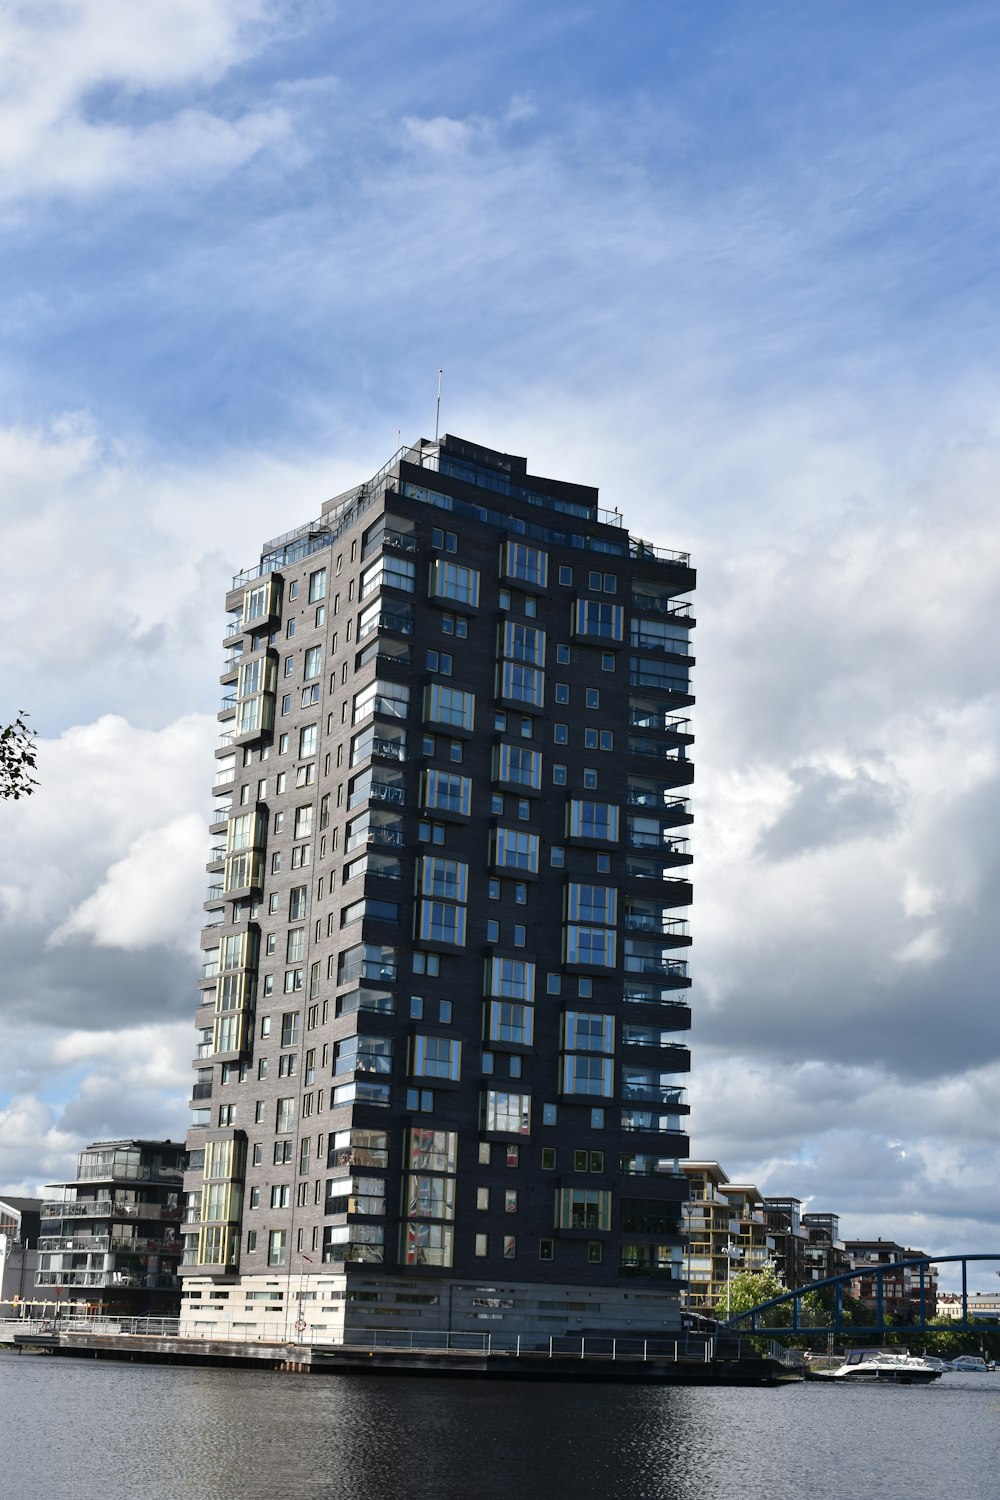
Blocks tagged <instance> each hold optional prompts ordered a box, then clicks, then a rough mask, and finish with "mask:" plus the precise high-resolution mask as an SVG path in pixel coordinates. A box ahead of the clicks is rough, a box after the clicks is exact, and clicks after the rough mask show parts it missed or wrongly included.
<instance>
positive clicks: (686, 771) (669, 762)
mask: <svg viewBox="0 0 1000 1500" xmlns="http://www.w3.org/2000/svg"><path fill="white" fill-rule="evenodd" d="M628 753H629V755H637V756H640V757H641V758H642V759H644V760H652V761H655V762H656V766H655V768H654V767H653V766H650V768H649V769H650V770H654V769H655V770H656V773H657V775H659V776H669V777H670V785H672V786H689V785H690V783H691V782H692V781H693V780H694V765H693V764H692V762H691V761H690V760H689V759H688V757H687V756H686V755H685V754H684V746H683V745H682V746H681V747H680V748H679V749H678V748H676V747H675V746H673V745H670V744H668V743H667V742H666V741H663V740H650V739H646V738H645V736H643V735H636V734H630V735H629V737H628Z"/></svg>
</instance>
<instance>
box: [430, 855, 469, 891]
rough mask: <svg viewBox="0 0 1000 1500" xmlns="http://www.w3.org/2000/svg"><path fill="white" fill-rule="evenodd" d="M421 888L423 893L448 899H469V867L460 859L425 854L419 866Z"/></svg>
mask: <svg viewBox="0 0 1000 1500" xmlns="http://www.w3.org/2000/svg"><path fill="white" fill-rule="evenodd" d="M418 874H419V888H420V892H421V894H422V895H425V896H440V897H441V898H443V899H444V900H446V901H465V900H467V899H468V886H469V867H468V865H467V864H461V863H460V862H459V861H458V860H454V859H442V858H440V857H439V856H437V855H433V854H425V855H423V856H422V857H421V860H420V863H419V866H418Z"/></svg>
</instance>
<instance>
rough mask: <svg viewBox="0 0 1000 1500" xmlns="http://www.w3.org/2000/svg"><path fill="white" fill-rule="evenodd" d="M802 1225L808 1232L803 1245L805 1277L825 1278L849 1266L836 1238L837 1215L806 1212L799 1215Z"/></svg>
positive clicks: (822, 1279) (839, 1241) (813, 1279)
mask: <svg viewBox="0 0 1000 1500" xmlns="http://www.w3.org/2000/svg"><path fill="white" fill-rule="evenodd" d="M802 1228H803V1229H804V1230H805V1232H806V1234H807V1235H808V1243H807V1244H806V1248H805V1272H806V1280H807V1281H825V1280H826V1279H827V1277H830V1276H842V1275H843V1274H844V1272H845V1271H849V1270H850V1262H849V1261H848V1258H847V1252H846V1250H845V1249H844V1242H843V1240H842V1239H841V1238H840V1215H839V1214H827V1213H809V1214H803V1215H802Z"/></svg>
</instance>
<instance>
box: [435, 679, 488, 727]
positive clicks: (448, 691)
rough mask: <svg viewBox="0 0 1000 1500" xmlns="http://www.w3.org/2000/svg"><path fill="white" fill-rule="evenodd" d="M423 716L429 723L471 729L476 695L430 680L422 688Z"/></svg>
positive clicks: (474, 717) (474, 715)
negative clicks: (430, 681)
mask: <svg viewBox="0 0 1000 1500" xmlns="http://www.w3.org/2000/svg"><path fill="white" fill-rule="evenodd" d="M424 718H425V719H426V720H428V722H429V723H431V724H449V725H451V726H452V728H454V729H472V728H473V727H474V725H475V719H476V695H475V693H464V692H463V691H462V690H461V688H452V687H445V686H444V684H443V683H440V682H432V683H430V684H429V685H428V686H427V687H426V688H425V689H424Z"/></svg>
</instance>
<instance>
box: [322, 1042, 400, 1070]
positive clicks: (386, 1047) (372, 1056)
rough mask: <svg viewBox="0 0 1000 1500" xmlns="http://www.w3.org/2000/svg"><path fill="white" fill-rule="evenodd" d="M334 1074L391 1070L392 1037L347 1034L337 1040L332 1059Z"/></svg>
mask: <svg viewBox="0 0 1000 1500" xmlns="http://www.w3.org/2000/svg"><path fill="white" fill-rule="evenodd" d="M333 1071H334V1076H336V1075H338V1074H340V1073H376V1074H388V1073H391V1072H392V1038H391V1037H388V1036H362V1035H356V1036H348V1037H345V1038H344V1039H343V1041H341V1042H338V1043H337V1046H336V1051H335V1054H334V1060H333Z"/></svg>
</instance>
